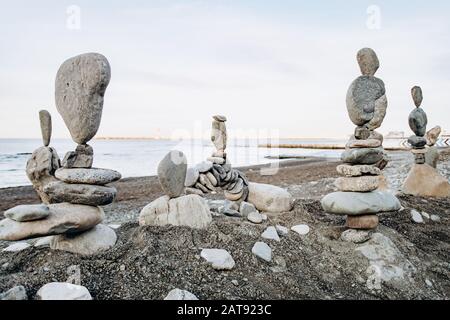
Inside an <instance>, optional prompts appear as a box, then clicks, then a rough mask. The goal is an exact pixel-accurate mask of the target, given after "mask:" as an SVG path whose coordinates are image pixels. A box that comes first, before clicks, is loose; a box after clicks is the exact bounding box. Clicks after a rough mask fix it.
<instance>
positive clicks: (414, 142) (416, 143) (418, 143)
mask: <svg viewBox="0 0 450 320" xmlns="http://www.w3.org/2000/svg"><path fill="white" fill-rule="evenodd" d="M408 143H409V144H410V145H411V146H413V147H414V148H423V147H425V146H426V145H427V139H425V138H424V137H418V136H411V137H409V138H408Z"/></svg>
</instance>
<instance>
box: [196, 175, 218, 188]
mask: <svg viewBox="0 0 450 320" xmlns="http://www.w3.org/2000/svg"><path fill="white" fill-rule="evenodd" d="M199 181H200V183H201V184H202V185H204V186H205V187H206V188H207V190H209V191H215V190H216V188H215V187H214V186H213V185H212V183H211V181H209V179H208V177H207V176H206V174H204V173H200V177H199Z"/></svg>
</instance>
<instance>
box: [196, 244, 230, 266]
mask: <svg viewBox="0 0 450 320" xmlns="http://www.w3.org/2000/svg"><path fill="white" fill-rule="evenodd" d="M200 256H201V257H202V258H203V259H205V260H206V261H207V262H208V263H209V264H210V265H211V266H212V267H213V269H215V270H231V269H233V268H234V265H235V262H234V260H233V257H232V256H231V254H230V253H229V252H228V251H227V250H224V249H203V250H202V252H201V253H200Z"/></svg>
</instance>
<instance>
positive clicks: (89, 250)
mask: <svg viewBox="0 0 450 320" xmlns="http://www.w3.org/2000/svg"><path fill="white" fill-rule="evenodd" d="M116 241H117V235H116V233H115V232H114V230H113V229H112V228H110V227H108V226H105V225H103V224H98V225H96V226H95V227H94V228H92V229H90V230H88V231H85V232H83V233H78V234H64V235H58V236H54V237H53V238H52V240H51V242H50V248H51V249H53V250H60V251H66V252H71V253H75V254H80V255H83V256H90V255H94V254H97V253H99V252H103V251H106V250H109V249H111V248H112V247H113V246H114V245H115V244H116Z"/></svg>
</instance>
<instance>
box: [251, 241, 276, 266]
mask: <svg viewBox="0 0 450 320" xmlns="http://www.w3.org/2000/svg"><path fill="white" fill-rule="evenodd" d="M252 253H253V254H254V255H255V256H257V257H258V258H260V259H263V260H265V261H267V262H270V261H271V260H272V249H271V248H270V247H269V246H268V245H267V244H266V243H264V242H256V243H255V244H254V246H253V248H252Z"/></svg>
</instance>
